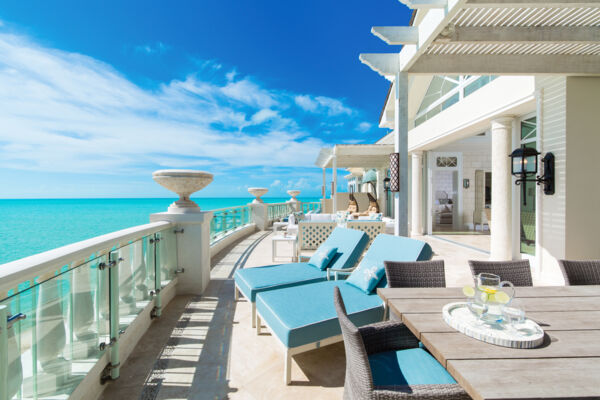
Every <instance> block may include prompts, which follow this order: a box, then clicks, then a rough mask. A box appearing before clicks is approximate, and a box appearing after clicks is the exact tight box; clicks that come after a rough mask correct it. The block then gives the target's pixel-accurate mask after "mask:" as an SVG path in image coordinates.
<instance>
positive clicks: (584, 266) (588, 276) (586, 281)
mask: <svg viewBox="0 0 600 400" xmlns="http://www.w3.org/2000/svg"><path fill="white" fill-rule="evenodd" d="M558 265H560V269H561V270H562V273H563V276H564V277H565V285H600V260H588V261H573V260H559V261H558Z"/></svg>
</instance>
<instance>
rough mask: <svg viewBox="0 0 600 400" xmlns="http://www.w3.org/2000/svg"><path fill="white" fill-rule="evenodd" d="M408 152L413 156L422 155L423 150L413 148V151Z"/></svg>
mask: <svg viewBox="0 0 600 400" xmlns="http://www.w3.org/2000/svg"><path fill="white" fill-rule="evenodd" d="M410 154H411V155H412V156H413V157H423V150H414V151H411V152H410Z"/></svg>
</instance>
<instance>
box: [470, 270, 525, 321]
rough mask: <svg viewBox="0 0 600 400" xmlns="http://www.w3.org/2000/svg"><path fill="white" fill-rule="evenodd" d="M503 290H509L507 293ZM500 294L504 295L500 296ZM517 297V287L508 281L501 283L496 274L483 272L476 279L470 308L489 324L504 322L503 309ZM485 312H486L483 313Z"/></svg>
mask: <svg viewBox="0 0 600 400" xmlns="http://www.w3.org/2000/svg"><path fill="white" fill-rule="evenodd" d="M503 288H509V291H510V293H506V292H505V291H504V290H502V289H503ZM500 293H502V294H501V295H500ZM514 297H515V287H514V286H513V284H512V283H510V282H508V281H501V280H500V277H499V276H498V275H495V274H490V273H487V272H482V273H481V274H479V275H477V276H476V277H475V296H474V297H473V301H472V302H471V303H470V305H469V308H470V309H471V311H472V312H473V313H475V314H476V315H478V316H480V317H481V319H482V320H483V321H485V322H489V323H498V322H502V308H503V306H505V305H507V304H509V303H510V302H511V301H512V299H513V298H514ZM481 310H485V312H483V313H482V312H481Z"/></svg>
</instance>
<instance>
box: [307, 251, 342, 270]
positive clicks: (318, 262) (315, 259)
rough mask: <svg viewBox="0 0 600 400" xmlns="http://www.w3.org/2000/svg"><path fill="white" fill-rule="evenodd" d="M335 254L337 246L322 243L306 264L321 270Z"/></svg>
mask: <svg viewBox="0 0 600 400" xmlns="http://www.w3.org/2000/svg"><path fill="white" fill-rule="evenodd" d="M336 254H337V247H333V246H326V245H322V246H321V247H319V249H318V250H317V251H316V252H315V254H313V255H312V256H311V257H310V260H308V264H309V265H312V266H313V267H315V268H317V269H320V270H321V271H323V270H324V269H325V268H327V267H328V266H329V264H330V263H331V261H332V260H333V257H335V255H336Z"/></svg>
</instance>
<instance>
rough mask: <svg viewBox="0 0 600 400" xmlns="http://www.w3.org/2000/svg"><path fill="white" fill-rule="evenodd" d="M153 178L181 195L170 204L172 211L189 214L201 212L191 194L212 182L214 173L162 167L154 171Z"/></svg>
mask: <svg viewBox="0 0 600 400" xmlns="http://www.w3.org/2000/svg"><path fill="white" fill-rule="evenodd" d="M152 179H154V181H155V182H156V183H158V184H159V185H161V186H162V187H164V188H166V189H169V190H170V191H172V192H175V193H177V195H178V196H179V200H177V201H176V202H174V203H173V204H171V205H170V206H169V212H170V213H173V214H189V213H198V212H200V207H198V204H196V203H195V202H193V201H192V200H190V196H191V195H192V194H193V193H195V192H197V191H199V190H202V189H204V188H205V187H206V186H207V185H208V184H209V183H211V182H212V181H213V175H212V174H209V173H208V172H204V171H194V170H191V169H162V170H160V171H155V172H154V173H152Z"/></svg>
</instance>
